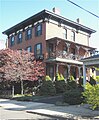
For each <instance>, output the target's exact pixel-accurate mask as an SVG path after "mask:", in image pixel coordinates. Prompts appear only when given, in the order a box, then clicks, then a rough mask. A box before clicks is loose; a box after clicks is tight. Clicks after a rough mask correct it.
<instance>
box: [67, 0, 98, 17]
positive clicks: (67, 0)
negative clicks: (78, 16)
mask: <svg viewBox="0 0 99 120" xmlns="http://www.w3.org/2000/svg"><path fill="white" fill-rule="evenodd" d="M67 1H68V2H70V3H72V4H74V5H76V6H77V7H79V8H81V9H82V10H84V11H86V12H88V13H90V14H91V15H93V16H95V17H97V18H99V16H98V15H95V14H94V13H92V12H90V11H88V10H86V9H85V8H83V7H81V6H79V5H77V4H76V3H74V2H72V1H70V0H67Z"/></svg>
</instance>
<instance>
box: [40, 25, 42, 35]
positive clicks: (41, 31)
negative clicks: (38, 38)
mask: <svg viewBox="0 0 99 120" xmlns="http://www.w3.org/2000/svg"><path fill="white" fill-rule="evenodd" d="M40 25H41V31H40V35H42V24H40Z"/></svg>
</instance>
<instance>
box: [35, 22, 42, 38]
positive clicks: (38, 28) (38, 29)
mask: <svg viewBox="0 0 99 120" xmlns="http://www.w3.org/2000/svg"><path fill="white" fill-rule="evenodd" d="M40 35H42V24H37V26H36V27H35V36H40Z"/></svg>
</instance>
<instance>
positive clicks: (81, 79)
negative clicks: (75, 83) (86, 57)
mask: <svg viewBox="0 0 99 120" xmlns="http://www.w3.org/2000/svg"><path fill="white" fill-rule="evenodd" d="M82 85H83V76H81V77H80V78H79V86H82Z"/></svg>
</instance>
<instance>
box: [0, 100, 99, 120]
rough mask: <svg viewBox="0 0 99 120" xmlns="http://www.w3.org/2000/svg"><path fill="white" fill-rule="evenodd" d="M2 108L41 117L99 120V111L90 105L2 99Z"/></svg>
mask: <svg viewBox="0 0 99 120" xmlns="http://www.w3.org/2000/svg"><path fill="white" fill-rule="evenodd" d="M0 106H2V107H3V108H5V109H6V110H13V111H14V110H17V111H26V112H30V113H35V114H40V115H46V116H54V117H59V118H65V119H66V118H68V119H72V120H73V119H75V120H85V119H86V120H90V119H95V120H96V119H97V120H99V111H92V110H91V109H89V108H88V107H89V106H88V105H72V106H71V105H70V106H55V105H54V104H46V103H37V102H19V101H15V100H9V99H0ZM60 120H61V119H60Z"/></svg>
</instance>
